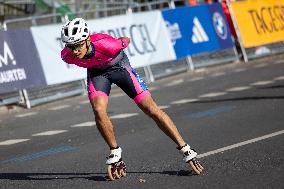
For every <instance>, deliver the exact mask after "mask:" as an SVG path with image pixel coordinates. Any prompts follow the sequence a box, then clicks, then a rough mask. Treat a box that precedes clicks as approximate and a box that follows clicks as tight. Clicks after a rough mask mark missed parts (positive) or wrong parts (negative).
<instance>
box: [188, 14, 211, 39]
mask: <svg viewBox="0 0 284 189" xmlns="http://www.w3.org/2000/svg"><path fill="white" fill-rule="evenodd" d="M191 41H192V42H193V43H203V42H207V41H209V38H208V35H207V34H206V32H205V30H204V28H203V27H202V25H201V23H200V21H199V20H198V18H197V17H194V18H193V28H192V37H191Z"/></svg>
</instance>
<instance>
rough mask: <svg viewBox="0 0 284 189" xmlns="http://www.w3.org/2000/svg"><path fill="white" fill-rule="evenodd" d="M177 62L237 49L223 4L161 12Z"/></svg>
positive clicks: (186, 7) (185, 7)
mask: <svg viewBox="0 0 284 189" xmlns="http://www.w3.org/2000/svg"><path fill="white" fill-rule="evenodd" d="M162 15H163V17H164V20H165V22H166V24H167V27H168V29H169V32H170V36H171V39H172V44H173V46H174V49H175V52H176V56H177V58H183V57H186V56H188V55H196V54H200V53H205V52H213V51H218V50H221V49H225V48H232V47H233V46H234V44H233V42H232V38H231V32H230V29H229V27H228V24H227V21H226V17H225V15H224V12H223V9H222V6H221V4H219V3H215V4H210V5H198V6H191V7H190V6H184V7H179V8H176V9H169V10H164V11H162Z"/></svg>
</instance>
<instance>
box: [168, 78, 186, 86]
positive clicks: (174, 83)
mask: <svg viewBox="0 0 284 189" xmlns="http://www.w3.org/2000/svg"><path fill="white" fill-rule="evenodd" d="M183 82H184V80H183V79H177V80H174V81H172V82H170V83H167V84H165V86H166V87H171V86H175V85H179V84H181V83H183Z"/></svg>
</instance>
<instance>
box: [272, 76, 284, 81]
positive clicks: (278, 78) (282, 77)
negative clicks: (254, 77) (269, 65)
mask: <svg viewBox="0 0 284 189" xmlns="http://www.w3.org/2000/svg"><path fill="white" fill-rule="evenodd" d="M273 80H284V76H279V77H275V78H274V79H273Z"/></svg>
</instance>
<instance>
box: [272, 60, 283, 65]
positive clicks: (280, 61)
mask: <svg viewBox="0 0 284 189" xmlns="http://www.w3.org/2000/svg"><path fill="white" fill-rule="evenodd" d="M282 63H284V61H283V60H277V61H276V62H274V64H282Z"/></svg>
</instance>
